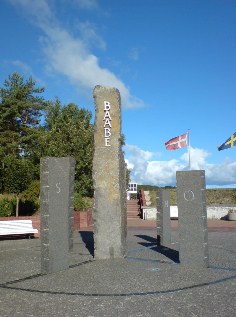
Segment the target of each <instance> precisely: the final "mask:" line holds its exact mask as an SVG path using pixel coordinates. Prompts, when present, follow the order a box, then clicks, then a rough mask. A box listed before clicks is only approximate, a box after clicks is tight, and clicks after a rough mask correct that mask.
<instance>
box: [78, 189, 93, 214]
mask: <svg viewBox="0 0 236 317" xmlns="http://www.w3.org/2000/svg"><path fill="white" fill-rule="evenodd" d="M92 204H93V200H92V199H91V198H89V197H82V196H81V194H79V193H75V194H74V208H75V210H77V211H80V210H83V211H86V210H89V209H91V208H92Z"/></svg>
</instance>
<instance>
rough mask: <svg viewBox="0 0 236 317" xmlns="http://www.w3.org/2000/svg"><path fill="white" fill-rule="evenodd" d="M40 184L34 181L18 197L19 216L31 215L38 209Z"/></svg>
mask: <svg viewBox="0 0 236 317" xmlns="http://www.w3.org/2000/svg"><path fill="white" fill-rule="evenodd" d="M39 194H40V182H39V180H34V181H33V182H32V183H31V184H30V185H29V187H28V188H27V189H26V190H25V191H24V192H22V193H21V195H20V215H32V214H34V213H35V212H36V211H38V209H39V205H40V203H39Z"/></svg>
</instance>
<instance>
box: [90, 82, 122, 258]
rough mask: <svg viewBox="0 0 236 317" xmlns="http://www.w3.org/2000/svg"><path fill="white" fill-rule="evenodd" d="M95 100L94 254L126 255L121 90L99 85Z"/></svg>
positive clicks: (100, 256)
mask: <svg viewBox="0 0 236 317" xmlns="http://www.w3.org/2000/svg"><path fill="white" fill-rule="evenodd" d="M94 100H95V128H94V146H95V148H94V159H93V182H94V189H95V192H94V209H93V219H94V247H95V250H94V254H95V258H96V259H111V258H118V257H124V256H125V254H126V236H127V210H126V181H125V161H124V155H123V151H122V148H121V100H120V93H119V91H118V90H117V89H116V88H109V87H103V86H96V87H95V88H94Z"/></svg>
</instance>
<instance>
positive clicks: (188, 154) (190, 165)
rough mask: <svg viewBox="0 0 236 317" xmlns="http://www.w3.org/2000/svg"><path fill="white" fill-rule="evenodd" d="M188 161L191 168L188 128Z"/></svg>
mask: <svg viewBox="0 0 236 317" xmlns="http://www.w3.org/2000/svg"><path fill="white" fill-rule="evenodd" d="M188 163H189V166H188V167H189V170H191V160H190V130H189V129H188Z"/></svg>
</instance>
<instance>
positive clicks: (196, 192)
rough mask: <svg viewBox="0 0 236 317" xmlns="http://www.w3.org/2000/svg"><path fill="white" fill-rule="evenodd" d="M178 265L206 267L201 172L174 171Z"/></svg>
mask: <svg viewBox="0 0 236 317" xmlns="http://www.w3.org/2000/svg"><path fill="white" fill-rule="evenodd" d="M176 177H177V204H178V213H179V216H178V217H179V253H180V254H179V258H180V264H181V265H184V266H189V267H195V268H202V267H208V232H207V210H206V194H205V191H206V190H205V171H183V172H176Z"/></svg>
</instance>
